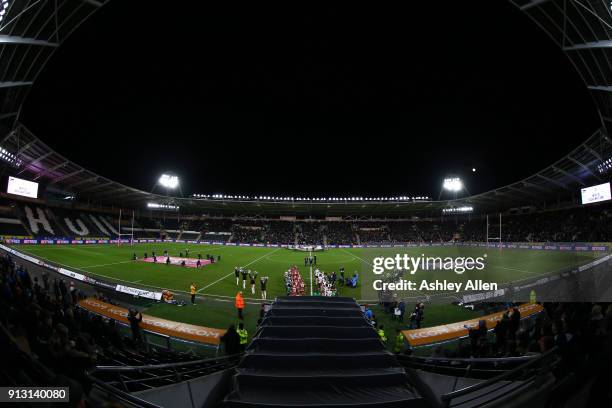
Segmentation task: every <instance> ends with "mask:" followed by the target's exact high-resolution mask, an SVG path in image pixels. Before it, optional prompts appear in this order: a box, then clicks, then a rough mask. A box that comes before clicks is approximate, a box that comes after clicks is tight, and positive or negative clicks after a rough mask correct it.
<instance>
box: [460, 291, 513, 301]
mask: <svg viewBox="0 0 612 408" xmlns="http://www.w3.org/2000/svg"><path fill="white" fill-rule="evenodd" d="M505 293H506V290H505V289H499V290H493V291H490V292H483V293H472V294H469V295H464V296H463V303H473V302H480V301H483V300H487V299H492V298H496V297H500V296H504V294H505Z"/></svg>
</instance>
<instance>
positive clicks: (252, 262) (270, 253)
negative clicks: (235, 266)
mask: <svg viewBox="0 0 612 408" xmlns="http://www.w3.org/2000/svg"><path fill="white" fill-rule="evenodd" d="M279 249H281V248H276V249H275V250H274V251H272V252H268V253H267V254H265V255H263V256H260V257H259V258H257V259H254V260H252V261H251V262H249V263H248V264H246V265H242V267H243V268H246V267H247V266H249V265H252V264H254V263H255V262H257V261H259V260H260V259H263V258H265V257H267V256H270V255H272V254H273V253H275V252H276V251H278V250H279ZM233 273H234V271H232V272H230V273H228V274H227V275H225V276H222V277H220V278H219V279H217V280H216V281H214V282H212V283H210V284H208V285H206V286H204V287H203V288H202V289H200V290H198V291H197V292H196V293H200V292H201V291H203V290H204V289H206V288H209V287H211V286H212V285H215V284H217V283H219V282H221V281H222V280H223V279H225V278H227V277H228V276H232V274H233Z"/></svg>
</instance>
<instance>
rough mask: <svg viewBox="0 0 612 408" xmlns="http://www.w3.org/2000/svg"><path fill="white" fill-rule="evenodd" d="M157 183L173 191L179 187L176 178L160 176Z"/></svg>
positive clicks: (166, 175) (167, 175)
mask: <svg viewBox="0 0 612 408" xmlns="http://www.w3.org/2000/svg"><path fill="white" fill-rule="evenodd" d="M158 183H159V184H160V185H162V186H163V187H165V188H167V189H175V188H177V187H178V185H179V178H178V176H171V175H169V174H162V175H161V177H160V178H159V180H158Z"/></svg>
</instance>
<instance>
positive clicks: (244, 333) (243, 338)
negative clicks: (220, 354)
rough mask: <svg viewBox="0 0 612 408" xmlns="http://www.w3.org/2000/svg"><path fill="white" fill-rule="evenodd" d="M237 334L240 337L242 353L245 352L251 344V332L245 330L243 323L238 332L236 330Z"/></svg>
mask: <svg viewBox="0 0 612 408" xmlns="http://www.w3.org/2000/svg"><path fill="white" fill-rule="evenodd" d="M236 332H238V336H239V337H240V351H244V349H245V348H246V345H247V343H248V342H249V332H247V330H246V329H245V328H244V324H243V323H240V324H239V325H238V330H236Z"/></svg>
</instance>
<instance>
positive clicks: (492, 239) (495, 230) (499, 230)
mask: <svg viewBox="0 0 612 408" xmlns="http://www.w3.org/2000/svg"><path fill="white" fill-rule="evenodd" d="M495 227H498V228H495ZM491 228H493V233H494V234H495V233H496V234H498V235H497V236H491V235H489V231H490V229H491ZM486 240H487V247H488V246H489V244H490V243H491V242H493V243H495V244H499V249H501V243H502V214H501V213H499V224H498V225H496V224H493V225H491V224H490V223H489V214H487V226H486Z"/></svg>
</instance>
